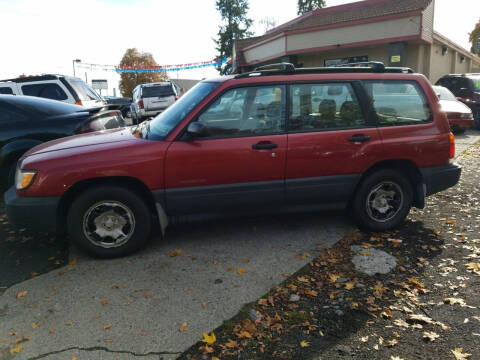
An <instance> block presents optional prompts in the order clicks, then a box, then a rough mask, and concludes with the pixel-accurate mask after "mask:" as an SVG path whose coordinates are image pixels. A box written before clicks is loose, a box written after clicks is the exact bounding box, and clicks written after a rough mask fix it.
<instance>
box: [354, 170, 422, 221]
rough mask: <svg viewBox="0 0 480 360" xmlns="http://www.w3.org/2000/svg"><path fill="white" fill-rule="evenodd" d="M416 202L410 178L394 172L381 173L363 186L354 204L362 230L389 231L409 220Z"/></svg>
mask: <svg viewBox="0 0 480 360" xmlns="http://www.w3.org/2000/svg"><path fill="white" fill-rule="evenodd" d="M412 199H413V190H412V184H411V182H410V181H409V179H408V178H407V177H405V176H404V175H403V174H402V173H400V172H398V171H395V170H391V169H383V170H378V171H376V172H375V173H372V174H371V175H369V176H368V177H366V178H365V179H364V180H363V181H362V183H361V184H360V185H359V187H358V189H357V192H356V194H355V197H354V200H353V203H352V210H353V217H354V220H355V222H356V223H357V225H358V226H359V227H360V228H362V229H365V230H369V231H386V230H389V229H392V228H394V227H396V226H398V225H400V224H401V223H402V222H403V221H404V220H405V217H406V216H407V215H408V212H409V211H410V208H411V207H412Z"/></svg>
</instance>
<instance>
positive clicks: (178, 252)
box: [168, 249, 182, 257]
mask: <svg viewBox="0 0 480 360" xmlns="http://www.w3.org/2000/svg"><path fill="white" fill-rule="evenodd" d="M181 254H182V250H181V249H175V250H172V251H170V252H169V253H168V257H175V256H178V255H181Z"/></svg>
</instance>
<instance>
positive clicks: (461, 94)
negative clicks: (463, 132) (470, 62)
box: [436, 74, 480, 129]
mask: <svg viewBox="0 0 480 360" xmlns="http://www.w3.org/2000/svg"><path fill="white" fill-rule="evenodd" d="M436 85H440V86H443V87H446V88H447V89H449V90H450V91H451V92H452V93H453V94H454V95H455V96H456V97H457V99H458V100H460V101H461V102H463V103H464V104H465V105H467V106H468V107H469V108H470V109H471V110H472V112H473V117H474V119H475V120H474V127H475V128H477V129H480V74H449V75H445V76H443V77H442V78H441V79H440V80H438V81H437V83H436Z"/></svg>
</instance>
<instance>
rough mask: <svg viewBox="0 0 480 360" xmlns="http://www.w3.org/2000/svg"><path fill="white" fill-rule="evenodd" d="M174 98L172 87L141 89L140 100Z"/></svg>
mask: <svg viewBox="0 0 480 360" xmlns="http://www.w3.org/2000/svg"><path fill="white" fill-rule="evenodd" d="M162 96H175V91H174V90H173V86H172V85H158V86H145V87H144V88H142V98H149V97H162Z"/></svg>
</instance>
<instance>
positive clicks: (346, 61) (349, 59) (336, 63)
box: [323, 55, 368, 67]
mask: <svg viewBox="0 0 480 360" xmlns="http://www.w3.org/2000/svg"><path fill="white" fill-rule="evenodd" d="M367 61H368V56H366V55H365V56H353V57H346V58H339V59H328V60H325V61H324V62H323V65H324V66H325V67H329V66H339V65H345V64H351V63H358V62H367Z"/></svg>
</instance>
